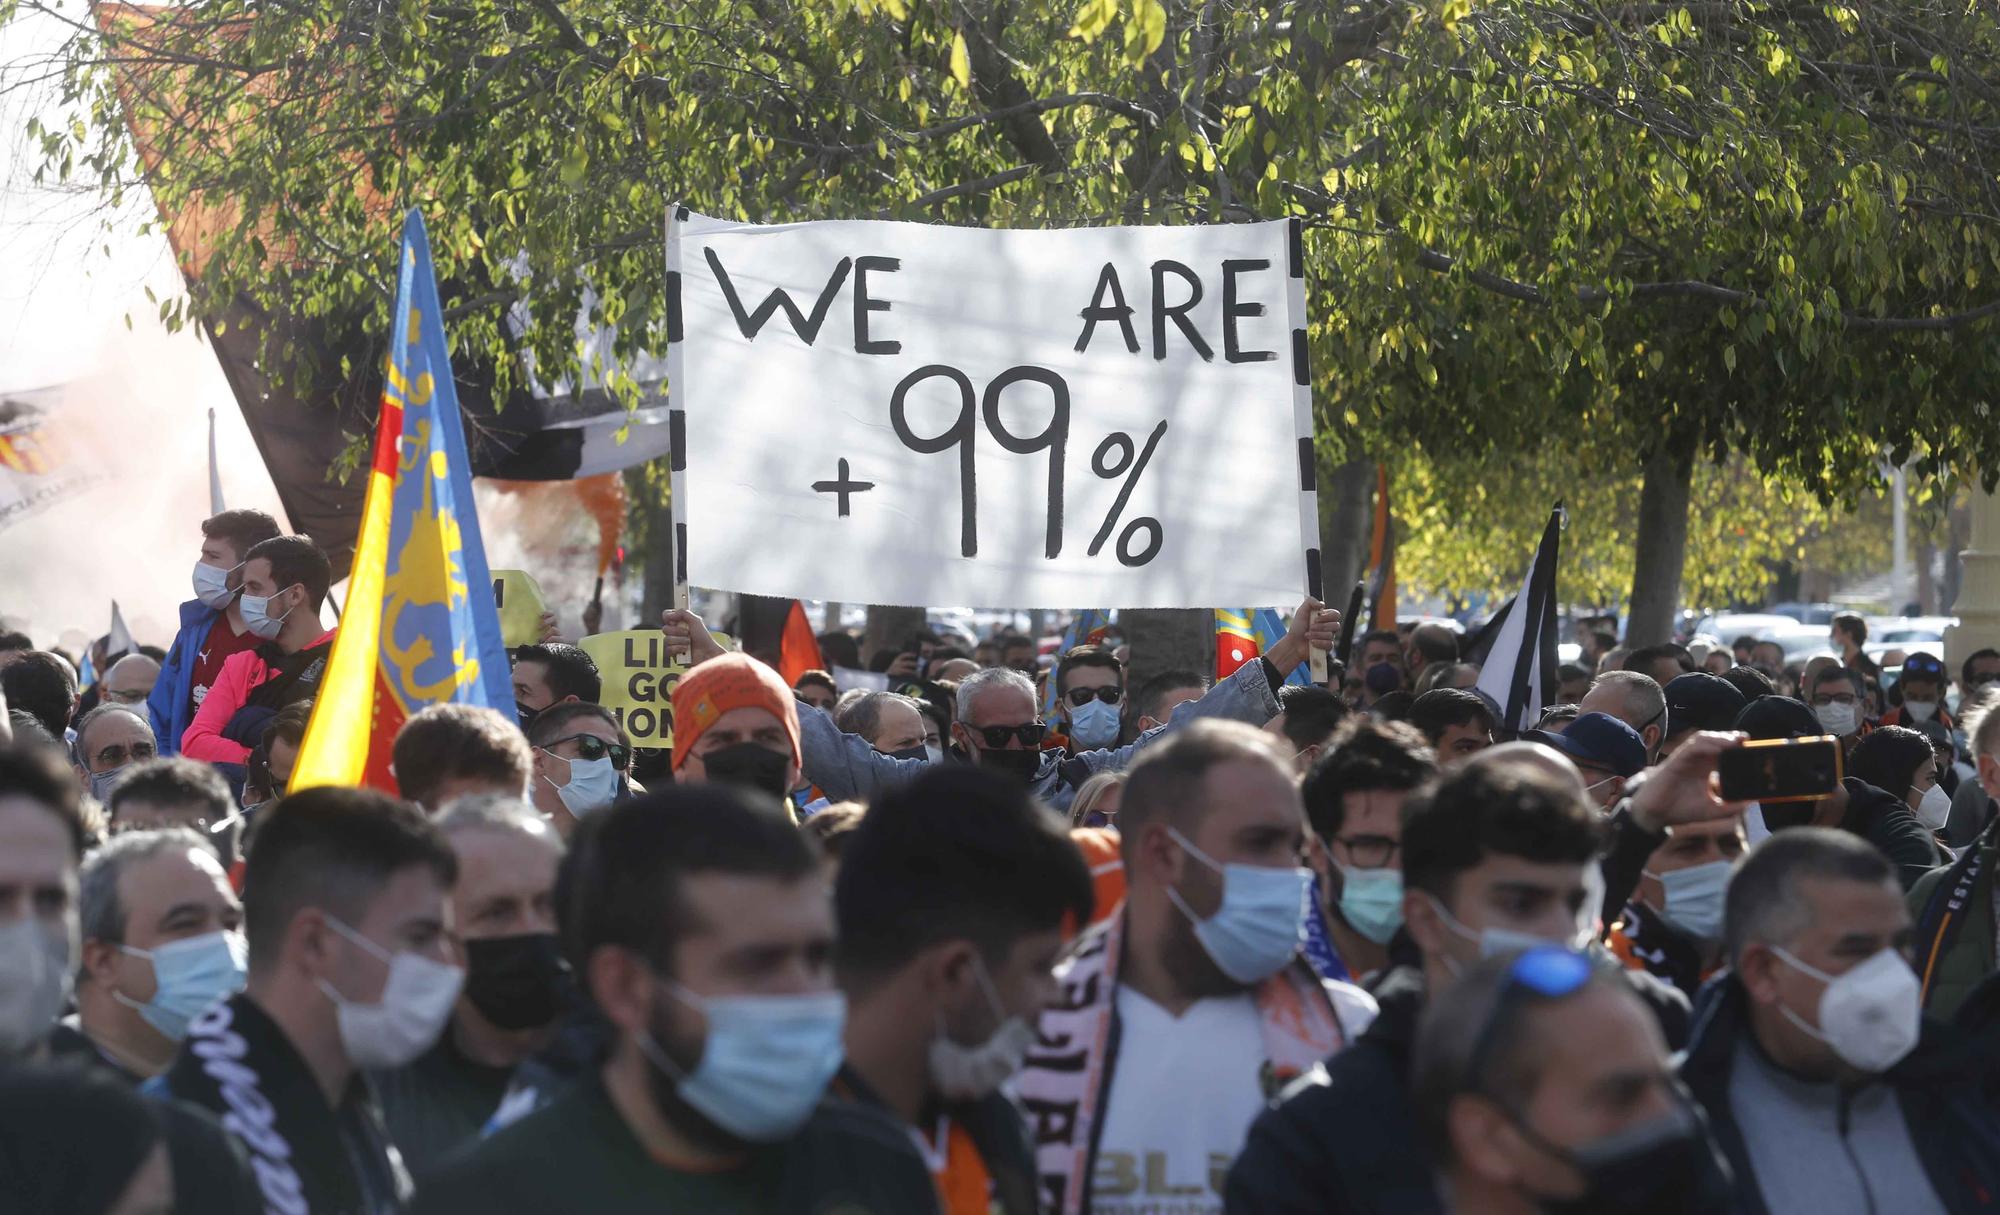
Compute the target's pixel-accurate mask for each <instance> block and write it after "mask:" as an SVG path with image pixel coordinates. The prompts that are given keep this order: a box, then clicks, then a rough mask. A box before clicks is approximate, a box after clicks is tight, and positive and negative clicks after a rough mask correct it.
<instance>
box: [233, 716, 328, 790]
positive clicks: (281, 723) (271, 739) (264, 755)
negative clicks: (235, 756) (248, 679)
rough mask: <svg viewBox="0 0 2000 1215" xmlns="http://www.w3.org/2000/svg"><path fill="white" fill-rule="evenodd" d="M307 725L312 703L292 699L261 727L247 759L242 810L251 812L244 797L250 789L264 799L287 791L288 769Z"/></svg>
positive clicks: (295, 761)
mask: <svg viewBox="0 0 2000 1215" xmlns="http://www.w3.org/2000/svg"><path fill="white" fill-rule="evenodd" d="M311 724H312V702H311V701H309V700H296V701H293V702H292V703H291V704H288V705H286V706H285V707H284V708H282V709H279V710H278V715H277V716H276V717H273V718H272V719H271V724H270V725H267V726H265V727H264V732H263V733H262V734H260V735H259V736H258V742H257V750H256V751H255V752H253V753H252V754H251V757H250V760H251V763H250V767H251V771H250V778H249V779H248V780H246V781H245V782H244V786H243V792H244V795H245V796H244V809H245V810H250V809H252V806H251V804H250V800H249V796H248V795H249V793H250V791H251V790H252V789H258V790H261V791H262V792H263V794H264V796H265V799H266V800H274V799H276V798H280V797H283V796H284V795H285V793H286V791H287V790H289V789H290V788H291V785H292V770H293V769H294V768H296V767H297V766H298V762H299V748H300V747H303V746H305V742H306V727H307V726H309V725H311ZM259 765H261V769H260V767H259Z"/></svg>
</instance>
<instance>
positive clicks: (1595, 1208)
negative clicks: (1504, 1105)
mask: <svg viewBox="0 0 2000 1215" xmlns="http://www.w3.org/2000/svg"><path fill="white" fill-rule="evenodd" d="M1515 1126H1516V1127H1517V1128H1518V1129H1519V1130H1520V1131H1521V1132H1522V1134H1523V1135H1525V1136H1526V1137H1527V1138H1528V1139H1529V1141H1530V1142H1532V1143H1534V1144H1535V1145H1536V1146H1537V1147H1540V1148H1541V1149H1542V1150H1543V1151H1545V1152H1547V1153H1549V1154H1550V1155H1551V1156H1555V1157H1557V1158H1559V1159H1561V1160H1565V1161H1567V1162H1568V1163H1569V1164H1570V1166H1571V1167H1573V1168H1574V1169H1576V1171H1577V1172H1579V1173H1581V1174H1583V1184H1584V1192H1583V1195H1582V1196H1581V1197H1578V1198H1542V1199H1538V1200H1537V1201H1538V1202H1539V1204H1540V1206H1541V1208H1542V1210H1544V1211H1546V1212H1547V1213H1548V1215H1601V1213H1602V1212H1605V1211H1617V1212H1618V1213H1619V1215H1698V1213H1700V1212H1705V1211H1714V1210H1720V1209H1722V1208H1723V1207H1725V1206H1727V1205H1728V1196H1729V1182H1730V1171H1729V1165H1728V1164H1727V1163H1726V1162H1725V1161H1723V1160H1722V1159H1721V1158H1720V1157H1719V1156H1718V1155H1717V1153H1716V1150H1715V1147H1714V1145H1713V1144H1712V1143H1710V1142H1709V1138H1708V1131H1707V1128H1706V1126H1704V1125H1703V1123H1702V1120H1701V1116H1700V1115H1699V1114H1697V1113H1695V1111H1694V1110H1693V1108H1692V1107H1690V1106H1689V1105H1688V1104H1687V1103H1685V1102H1676V1103H1675V1105H1674V1108H1673V1111H1672V1112H1671V1113H1669V1114H1667V1115H1665V1116H1663V1117H1661V1118H1658V1119H1655V1120H1654V1121H1652V1122H1648V1123H1646V1124H1645V1125H1643V1126H1635V1127H1633V1128H1631V1129H1630V1130H1625V1131H1620V1132H1618V1133H1617V1134H1615V1135H1606V1136H1605V1137H1604V1138H1602V1139H1599V1140H1596V1141H1595V1142H1592V1143H1586V1144H1584V1145H1583V1146H1582V1147H1577V1148H1569V1149H1563V1148H1559V1147H1557V1146H1556V1145H1554V1144H1552V1143H1549V1142H1548V1141H1546V1140H1544V1139H1543V1138H1542V1137H1541V1136H1540V1135H1537V1134H1536V1133H1535V1132H1533V1131H1531V1130H1529V1129H1528V1128H1527V1127H1526V1126H1525V1125H1522V1124H1521V1122H1520V1121H1519V1120H1518V1119H1517V1120H1515Z"/></svg>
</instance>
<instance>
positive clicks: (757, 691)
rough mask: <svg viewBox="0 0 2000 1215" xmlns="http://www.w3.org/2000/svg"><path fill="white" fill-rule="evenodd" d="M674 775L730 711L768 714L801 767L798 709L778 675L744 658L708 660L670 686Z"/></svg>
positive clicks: (732, 656) (796, 703)
mask: <svg viewBox="0 0 2000 1215" xmlns="http://www.w3.org/2000/svg"><path fill="white" fill-rule="evenodd" d="M673 699H674V771H676V772H678V771H680V770H681V765H682V764H685V763H686V762H687V757H688V755H689V754H690V753H692V752H693V750H694V745H695V743H697V742H699V741H700V740H701V736H702V734H703V733H704V732H706V731H707V729H708V728H709V727H710V726H712V725H714V724H715V723H716V721H717V719H719V718H720V717H721V716H722V715H723V714H724V713H727V712H729V711H730V710H731V709H768V710H769V711H770V713H771V715H772V716H773V717H776V718H777V719H778V720H779V721H780V722H782V723H784V727H785V736H786V737H787V738H789V739H790V740H791V743H792V762H793V763H799V762H801V761H800V759H799V704H798V701H797V699H795V698H794V697H793V696H792V690H791V689H790V688H788V687H786V686H785V681H784V680H782V679H780V678H778V673H777V672H776V671H773V670H772V669H771V668H770V667H767V666H765V665H764V664H763V663H761V662H758V661H757V660H756V659H755V658H752V657H750V656H749V655H748V654H724V655H723V656H721V657H720V658H711V659H709V660H708V661H707V662H704V663H702V664H701V665H700V666H698V667H695V668H694V669H693V670H691V671H689V672H688V673H687V674H685V675H683V676H681V678H680V682H679V683H676V684H675V685H674V698H673Z"/></svg>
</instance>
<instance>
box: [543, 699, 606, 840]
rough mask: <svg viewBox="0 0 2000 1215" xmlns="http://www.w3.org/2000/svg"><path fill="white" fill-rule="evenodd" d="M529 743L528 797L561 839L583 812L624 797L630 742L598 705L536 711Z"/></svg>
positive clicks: (567, 705)
mask: <svg viewBox="0 0 2000 1215" xmlns="http://www.w3.org/2000/svg"><path fill="white" fill-rule="evenodd" d="M528 742H529V744H530V745H531V746H532V747H533V748H534V753H535V758H534V775H533V776H531V777H530V778H529V781H528V789H529V800H531V801H533V802H534V803H535V808H536V809H537V810H540V811H541V812H542V813H543V814H546V815H548V816H549V821H550V822H552V823H554V824H555V827H556V831H557V832H558V833H559V834H560V835H561V836H562V837H563V839H565V840H567V839H568V838H569V837H570V833H571V832H573V831H575V830H576V825H577V823H578V822H580V821H581V820H582V819H583V817H584V816H585V815H587V814H591V813H594V812H596V811H598V810H602V809H603V808H604V807H606V806H608V805H610V804H611V803H612V802H614V801H617V800H619V799H620V798H623V797H626V796H628V795H629V793H630V789H629V787H628V786H627V784H626V773H628V772H630V771H631V770H632V745H631V742H630V741H629V740H628V739H627V738H626V737H625V731H624V730H622V729H620V728H619V726H618V718H617V717H615V716H613V714H612V712H611V710H609V709H607V708H605V707H604V706H603V705H593V704H585V703H583V702H581V701H569V702H566V703H563V704H556V705H551V706H549V707H548V708H547V709H545V710H543V711H542V712H541V713H540V714H537V715H536V717H535V723H534V725H533V726H531V727H530V728H529V730H528Z"/></svg>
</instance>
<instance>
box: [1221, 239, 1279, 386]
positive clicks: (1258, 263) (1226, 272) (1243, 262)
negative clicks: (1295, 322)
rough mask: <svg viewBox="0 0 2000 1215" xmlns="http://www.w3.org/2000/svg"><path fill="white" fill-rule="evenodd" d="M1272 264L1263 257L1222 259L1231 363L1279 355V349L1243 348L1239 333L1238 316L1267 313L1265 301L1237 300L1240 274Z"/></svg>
mask: <svg viewBox="0 0 2000 1215" xmlns="http://www.w3.org/2000/svg"><path fill="white" fill-rule="evenodd" d="M1270 268H1271V263H1270V262H1269V261H1268V260H1267V259H1265V258H1261V257H1258V258H1240V259H1225V260H1224V261H1223V263H1222V357H1223V358H1224V359H1226V360H1228V361H1229V362H1231V363H1266V362H1269V361H1270V360H1272V359H1275V358H1277V357H1278V352H1277V351H1275V350H1245V349H1243V347H1242V346H1241V344H1240V343H1239V342H1238V339H1237V334H1236V319H1237V318H1238V317H1244V316H1263V315H1264V305H1262V304H1239V303H1237V302H1236V276H1237V275H1239V274H1247V273H1250V272H1252V271H1256V270H1269V269H1270Z"/></svg>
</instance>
